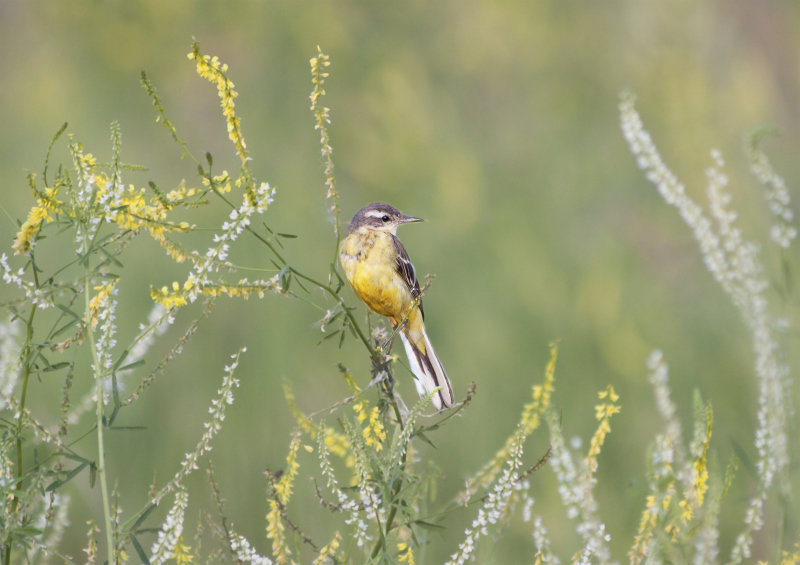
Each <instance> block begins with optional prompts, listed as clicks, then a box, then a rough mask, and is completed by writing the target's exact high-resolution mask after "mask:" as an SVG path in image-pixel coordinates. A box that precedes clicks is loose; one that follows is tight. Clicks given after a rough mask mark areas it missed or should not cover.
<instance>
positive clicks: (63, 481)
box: [44, 461, 89, 492]
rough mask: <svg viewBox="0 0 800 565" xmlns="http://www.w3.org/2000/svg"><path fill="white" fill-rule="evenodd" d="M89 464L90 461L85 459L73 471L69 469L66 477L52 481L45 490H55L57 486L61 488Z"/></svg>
mask: <svg viewBox="0 0 800 565" xmlns="http://www.w3.org/2000/svg"><path fill="white" fill-rule="evenodd" d="M87 465H89V461H84V462H83V463H81V464H80V465H78V466H77V467H75V468H74V469H72V470H71V471H69V472H68V473H67V474H66V475H65V476H64V478H63V479H59V480H57V481H53V482H52V483H50V484H49V485H47V488H45V489H44V490H45V492H51V491H54V490H56V489H57V488H59V487H61V486H63V485H65V484H67V483H68V482H70V481H71V480H72V479H74V478H75V477H76V476H77V475H78V473H80V472H81V471H83V470H84V469H85V468H86V466H87Z"/></svg>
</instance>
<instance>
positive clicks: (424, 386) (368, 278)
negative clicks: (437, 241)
mask: <svg viewBox="0 0 800 565" xmlns="http://www.w3.org/2000/svg"><path fill="white" fill-rule="evenodd" d="M421 221H422V219H421V218H414V217H412V216H406V215H405V214H403V213H402V212H400V211H399V210H398V209H397V208H395V207H393V206H390V205H389V204H385V203H383V202H374V203H372V204H369V205H367V206H364V207H363V208H361V209H360V210H359V211H358V212H356V214H355V215H354V216H353V219H352V221H351V222H350V225H349V227H348V230H347V237H345V238H344V240H343V241H342V245H341V249H340V252H339V261H340V263H341V265H342V268H343V269H344V273H345V276H346V277H347V281H348V282H349V283H350V286H351V287H352V288H353V290H354V291H355V293H356V295H357V296H358V297H359V298H360V299H361V300H362V301H363V302H364V304H366V305H367V307H368V308H369V309H370V310H372V311H373V312H375V313H377V314H380V315H381V316H385V317H386V318H388V319H389V321H390V322H391V324H392V326H393V327H394V328H395V330H398V331H399V334H400V338H401V339H402V341H403V346H404V348H405V351H406V355H407V356H408V363H409V365H410V367H411V372H412V373H413V374H414V377H415V379H414V384H415V385H416V387H417V392H418V393H419V395H420V396H425V395H426V394H429V393H430V392H431V391H433V390H434V389H437V388H438V390H437V391H436V394H435V395H433V397H432V399H433V405H434V406H435V407H436V409H437V410H439V411H441V410H443V409H445V408H449V407H451V406H453V403H454V400H453V388H452V386H451V385H450V379H449V378H448V377H447V373H446V372H445V370H444V367H443V366H442V362H441V361H439V357H437V355H436V352H435V351H434V350H433V346H432V345H431V341H430V339H428V334H427V333H426V332H425V312H424V310H423V308H422V300H418V298H419V296H420V287H419V281H418V280H417V272H416V270H415V269H414V265H413V264H412V263H411V260H410V259H409V258H408V253H407V252H406V248H405V247H403V244H402V243H401V242H400V240H399V239H398V237H397V228H398V227H399V226H401V225H403V224H408V223H412V222H421Z"/></svg>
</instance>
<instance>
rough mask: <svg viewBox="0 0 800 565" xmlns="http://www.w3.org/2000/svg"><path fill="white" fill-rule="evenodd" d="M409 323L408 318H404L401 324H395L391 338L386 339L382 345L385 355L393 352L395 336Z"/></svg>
mask: <svg viewBox="0 0 800 565" xmlns="http://www.w3.org/2000/svg"><path fill="white" fill-rule="evenodd" d="M407 323H408V318H406V319H404V320H403V321H402V322H401V323H400V324H399V325H397V326H394V328H392V335H390V336H389V339H387V340H386V341H384V342H383V345H381V351H383V352H384V354H385V355H388V354H389V353H391V352H392V345H394V336H396V335H397V332H401V331H403V328H404V327H406V324H407Z"/></svg>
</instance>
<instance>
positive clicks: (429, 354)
mask: <svg viewBox="0 0 800 565" xmlns="http://www.w3.org/2000/svg"><path fill="white" fill-rule="evenodd" d="M421 334H422V335H421V336H420V337H421V338H422V339H419V340H416V343H415V341H412V340H411V339H410V338H409V337H408V336H406V334H405V332H401V333H400V337H401V338H402V340H403V346H404V347H405V349H406V355H407V356H408V363H409V365H411V372H412V373H414V376H415V377H416V378H415V379H414V384H415V385H417V392H418V393H419V395H420V396H425V395H426V394H428V393H430V392H431V391H432V390H434V389H436V388H438V389H439V390H438V391H436V394H435V395H434V396H433V405H434V406H436V409H437V410H442V409H443V408H450V407H451V406H452V405H453V402H454V400H453V387H452V386H450V379H448V378H447V373H445V372H444V367H443V366H442V362H441V361H439V358H438V357H437V356H436V352H434V350H433V346H432V345H431V341H430V340H429V339H428V335H427V334H426V333H425V328H424V327H422V332H421Z"/></svg>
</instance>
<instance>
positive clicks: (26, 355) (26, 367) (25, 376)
mask: <svg viewBox="0 0 800 565" xmlns="http://www.w3.org/2000/svg"><path fill="white" fill-rule="evenodd" d="M34 270H35V267H34ZM36 310H37V306H36V304H33V305H32V306H31V314H30V316H28V323H27V325H28V327H27V333H26V336H25V348H24V349H23V350H22V363H23V365H22V392H21V394H20V399H19V413H20V416H19V418H18V419H17V430H16V440H15V443H16V448H17V465H16V477H17V480H16V487H15V488H14V490H15V491H18V490H20V486H21V484H22V473H23V468H22V423H23V422H24V421H25V418H24V417H23V412H25V403H26V400H27V398H28V381H29V380H30V376H31V364H32V363H33V359H31V349H32V347H31V342H32V341H33V319H34V317H35V316H36ZM17 508H19V496H17V494H14V498H13V499H12V501H11V514H12V515H13V514H14V513H15V512H16V511H17ZM9 563H11V539H10V538H9V539H7V540H6V543H5V546H4V548H3V564H4V565H9Z"/></svg>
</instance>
